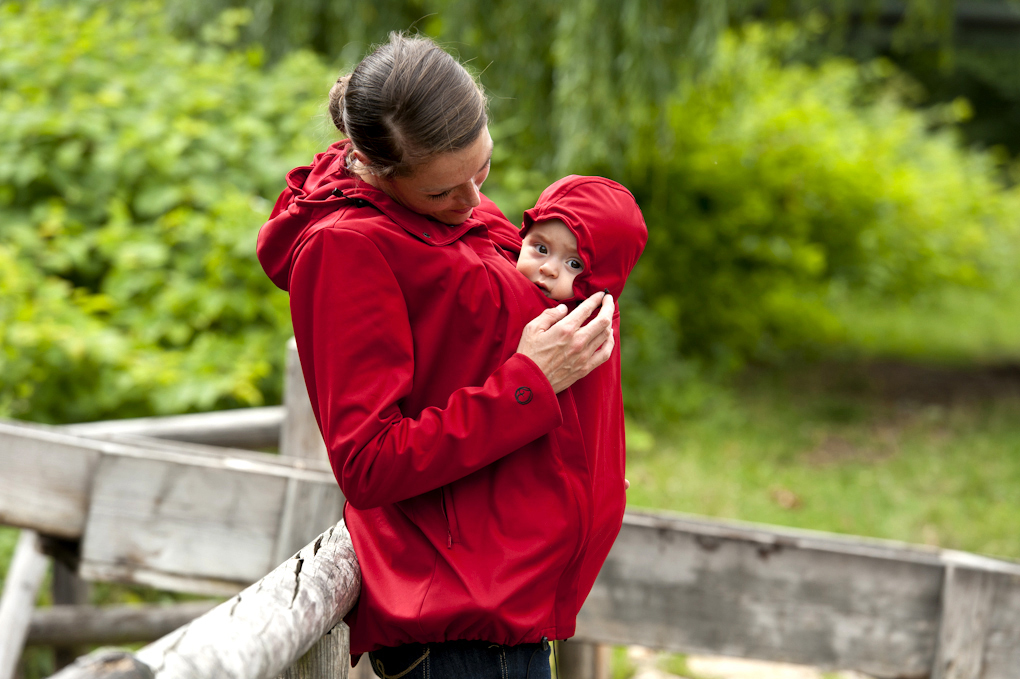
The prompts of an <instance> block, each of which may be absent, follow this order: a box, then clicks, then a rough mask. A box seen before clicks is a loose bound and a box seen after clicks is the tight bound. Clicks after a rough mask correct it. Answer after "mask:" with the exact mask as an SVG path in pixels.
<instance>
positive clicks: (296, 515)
mask: <svg viewBox="0 0 1020 679" xmlns="http://www.w3.org/2000/svg"><path fill="white" fill-rule="evenodd" d="M283 401H284V404H285V409H286V410H285V416H284V420H283V426H282V428H281V430H280V455H281V456H283V457H285V458H290V459H295V460H310V461H314V462H318V463H320V464H324V465H327V468H329V467H328V464H329V463H328V456H327V454H326V446H325V444H324V443H323V442H322V434H320V432H319V426H318V424H316V422H315V415H314V413H313V412H312V405H311V402H310V401H309V400H308V390H307V388H306V387H305V378H304V374H303V373H302V372H301V363H300V361H299V359H298V353H297V345H296V344H295V342H294V339H293V338H291V339H290V341H289V342H287V369H286V375H285V378H284V389H283ZM343 507H344V496H343V493H342V492H340V487H339V486H338V485H337V484H336V483H334V484H333V485H332V487H330V488H327V487H324V486H315V485H313V484H309V483H306V482H304V481H298V480H291V481H290V482H289V483H288V484H287V491H286V496H285V498H284V506H283V513H282V515H281V516H280V530H279V532H278V535H277V543H276V553H275V559H274V562H276V563H279V562H280V561H283V560H284V559H286V558H287V557H289V556H290V555H291V554H293V553H294V552H296V551H297V550H299V549H300V548H301V546H302V545H304V544H305V543H306V542H307V541H308V539H307V536H306V534H305V529H304V527H305V526H308V525H315V526H325V525H332V524H334V523H336V522H337V521H339V520H340V519H341V518H343Z"/></svg>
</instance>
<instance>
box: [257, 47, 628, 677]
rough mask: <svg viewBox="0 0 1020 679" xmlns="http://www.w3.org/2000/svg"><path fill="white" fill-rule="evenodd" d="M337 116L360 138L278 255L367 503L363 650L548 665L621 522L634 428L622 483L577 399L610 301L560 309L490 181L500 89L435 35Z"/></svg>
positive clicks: (607, 342)
mask: <svg viewBox="0 0 1020 679" xmlns="http://www.w3.org/2000/svg"><path fill="white" fill-rule="evenodd" d="M330 112H331V114H332V118H333V122H334V123H335V125H336V127H337V129H338V130H340V132H341V133H343V134H345V135H346V136H347V139H345V140H344V141H341V142H338V143H337V144H334V145H333V146H331V147H330V149H329V150H328V151H326V152H325V153H322V154H319V155H318V156H316V158H315V160H314V161H313V163H312V165H310V166H308V167H301V168H297V169H295V170H293V171H291V172H290V174H288V176H287V186H288V188H287V189H286V190H285V191H284V192H283V194H282V195H281V196H280V199H279V200H278V201H277V203H276V206H275V208H274V210H273V213H272V216H271V217H270V220H269V221H268V222H267V224H266V225H265V226H264V227H263V229H262V231H261V233H260V234H259V246H258V252H259V259H260V261H261V262H262V265H263V267H264V268H265V270H266V272H267V273H268V274H269V276H270V277H271V278H272V279H273V281H274V282H275V283H276V284H277V285H279V286H280V287H281V288H283V289H285V290H289V292H290V297H291V310H292V315H293V320H294V334H295V337H296V339H297V345H298V351H299V355H300V358H301V365H302V369H303V371H304V376H305V381H306V384H307V386H308V392H309V396H310V398H311V402H312V407H313V410H314V411H315V415H316V418H317V420H318V423H319V427H320V429H321V430H322V433H323V437H324V440H325V442H326V447H327V449H328V451H329V457H330V462H331V464H332V466H333V471H334V473H335V475H336V478H337V481H338V482H339V484H340V487H341V489H342V490H343V492H344V495H345V497H346V499H347V504H346V507H345V510H344V518H345V519H346V522H347V527H348V529H349V530H350V533H351V538H352V540H353V542H354V547H355V552H356V553H357V555H358V560H359V563H360V565H361V570H362V590H361V596H360V599H359V602H358V605H357V606H356V608H355V610H354V611H352V613H351V614H350V616H349V617H348V623H349V624H350V625H351V652H352V654H354V655H355V656H357V655H358V654H361V653H365V652H371V659H372V666H373V669H374V670H375V671H376V673H377V674H378V675H379V676H381V677H396V676H403V677H407V678H408V679H410V678H412V677H416V676H422V677H429V676H435V677H448V676H449V677H455V676H471V677H478V676H485V675H486V674H493V676H504V677H505V676H520V677H526V676H532V677H542V676H545V677H548V676H549V670H548V662H547V659H548V643H547V641H548V640H549V639H565V638H567V637H570V636H572V635H573V633H574V621H575V616H576V614H577V611H578V610H579V609H580V605H581V603H582V602H583V600H584V597H585V596H586V595H587V593H588V591H589V590H590V588H591V585H592V583H593V582H594V578H595V574H597V572H598V568H599V567H600V566H601V563H602V561H603V560H604V558H605V555H606V553H607V552H608V549H609V544H611V542H612V539H611V537H610V539H609V540H608V544H607V540H606V536H607V535H610V536H612V537H615V535H616V532H617V531H618V530H619V527H620V520H621V518H622V511H623V497H622V496H623V485H622V484H623V479H622V473H623V469H622V443H620V442H622V424H618V425H615V426H618V428H619V429H620V431H619V432H615V435H614V436H608V437H603V436H600V437H597V438H598V440H599V441H603V440H614V441H617V444H616V445H617V447H618V448H620V449H619V450H616V451H611V452H612V453H613V454H615V455H616V456H617V457H618V458H619V463H618V464H616V466H615V467H613V471H612V472H611V473H605V472H604V468H605V465H604V464H602V463H601V462H600V463H599V464H598V465H595V464H593V462H592V460H593V459H594V457H596V456H598V455H602V457H601V458H599V459H600V460H604V459H606V455H605V454H604V453H605V451H594V450H592V446H591V445H590V444H589V445H588V446H587V447H586V444H585V436H586V433H585V432H584V431H582V428H581V426H580V423H579V421H578V416H577V407H576V405H575V401H574V396H573V395H572V392H571V390H570V389H569V387H571V385H572V384H574V383H575V382H576V381H578V380H579V379H581V378H582V377H584V376H585V375H587V374H588V373H589V372H591V371H592V370H593V369H595V368H596V367H597V366H600V365H601V364H603V363H604V362H606V360H607V359H609V358H610V356H615V354H614V347H615V338H614V333H613V323H612V318H613V313H614V306H613V301H612V298H611V297H610V296H608V295H601V294H599V295H597V296H596V297H593V298H591V299H588V300H586V301H584V302H583V303H581V304H580V305H579V306H578V307H577V308H576V309H575V310H574V311H572V312H570V313H569V314H568V313H567V309H566V308H565V307H563V306H562V305H561V306H558V307H556V308H553V309H548V308H547V305H546V304H544V303H543V302H542V299H541V296H540V295H536V294H535V293H534V290H532V287H533V286H532V285H531V283H529V282H528V281H527V280H526V279H525V278H524V277H523V276H521V275H520V274H519V273H518V272H517V271H516V270H515V268H514V264H513V261H512V255H511V254H508V253H515V252H519V250H520V239H519V237H518V236H517V232H516V229H515V228H514V227H513V226H512V225H511V224H510V223H509V222H508V221H507V220H506V218H505V217H504V216H503V214H502V213H501V212H500V211H499V210H498V209H497V208H496V206H495V205H493V204H492V202H491V201H489V200H488V199H487V198H485V196H483V195H482V194H481V192H480V188H481V185H482V183H483V182H484V181H485V178H486V176H487V175H488V171H489V159H490V157H491V154H492V141H491V138H490V136H489V133H488V130H487V116H486V106H485V97H484V95H483V94H482V92H481V90H480V88H479V86H478V85H477V84H476V83H475V81H474V80H473V79H472V78H471V76H470V75H469V74H468V73H467V72H466V71H465V70H464V68H463V67H462V66H461V65H460V64H458V63H457V62H456V60H454V59H453V58H451V57H450V56H449V55H448V54H446V53H445V52H443V51H442V50H441V49H439V48H438V47H436V45H435V44H434V43H432V42H431V41H429V40H426V39H420V38H408V37H404V36H401V35H397V34H394V35H391V37H390V41H389V43H388V44H386V45H383V46H382V47H380V48H379V49H377V50H376V51H375V52H373V53H372V54H370V55H369V56H367V57H366V58H365V59H364V60H363V61H362V62H361V63H360V64H358V66H356V67H355V69H354V70H353V72H352V73H351V74H350V75H349V76H346V77H344V78H341V79H340V80H339V81H338V82H337V84H336V85H335V86H334V87H333V90H332V91H331V92H330ZM596 311H597V312H598V313H597V315H596V316H595V318H594V319H593V320H592V321H591V322H588V323H587V324H585V325H583V327H582V323H584V321H585V320H586V319H588V318H589V316H591V315H592V314H593V313H595V312H596ZM531 319H534V320H533V321H531ZM528 321H531V322H528ZM607 365H608V364H607ZM617 365H618V358H617ZM611 419H612V422H614V423H616V422H617V419H618V418H611ZM617 467H618V469H617ZM593 469H594V470H595V471H591V470H593ZM610 486H611V492H609V493H607V492H606V487H610ZM596 497H597V498H599V501H600V502H603V501H604V500H605V498H609V497H611V498H612V502H611V503H610V504H611V506H612V511H608V512H607V511H605V510H604V509H603V508H599V509H598V510H597V509H596V507H594V504H595V502H594V498H596ZM614 524H615V525H614ZM592 536H597V537H596V538H594V539H593V538H592Z"/></svg>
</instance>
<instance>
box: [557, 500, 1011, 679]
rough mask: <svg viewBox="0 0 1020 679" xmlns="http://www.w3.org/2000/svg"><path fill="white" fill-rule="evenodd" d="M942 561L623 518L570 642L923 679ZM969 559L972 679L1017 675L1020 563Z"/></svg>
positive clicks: (776, 531)
mask: <svg viewBox="0 0 1020 679" xmlns="http://www.w3.org/2000/svg"><path fill="white" fill-rule="evenodd" d="M943 559H944V556H943V554H942V553H941V552H940V551H939V550H935V549H925V548H923V547H911V546H907V545H902V544H899V543H892V542H886V541H879V540H867V539H861V538H852V537H844V536H836V535H828V534H824V533H815V532H812V531H799V530H793V529H784V528H778V527H773V526H769V527H763V526H757V525H754V524H744V523H738V522H729V521H717V520H708V519H700V518H695V517H686V516H667V515H661V514H645V513H639V512H628V514H627V516H626V517H625V519H624V526H623V530H622V531H621V533H620V537H619V538H618V539H617V541H616V544H615V545H614V547H613V550H612V552H611V553H610V555H609V558H608V560H607V561H606V564H605V566H603V568H602V571H601V573H600V575H599V578H598V581H597V582H596V584H595V588H594V589H593V591H592V593H591V595H590V596H589V597H588V600H587V602H586V603H585V605H584V607H583V609H582V610H581V614H580V616H579V618H578V626H577V637H576V638H577V639H578V640H583V641H592V642H601V643H614V644H640V645H644V646H651V647H654V648H660V649H666V650H673V651H679V652H688V653H690V652H695V653H711V654H721V655H731V656H739V657H746V658H757V659H762V660H776V661H785V662H796V663H803V664H808V665H815V666H821V667H826V668H832V669H855V670H859V671H861V672H864V673H866V674H870V675H872V676H875V677H927V676H928V675H929V674H930V673H931V671H932V668H933V666H934V664H935V651H936V640H937V638H938V635H939V619H940V613H941V610H942V605H941V599H942V590H943V574H944V572H945V565H944V562H943ZM979 560H980V566H979V567H978V568H980V570H982V571H983V572H986V573H990V574H991V577H993V578H994V580H995V583H996V584H995V587H996V589H995V592H996V595H995V598H994V601H995V602H996V605H995V606H994V607H993V610H992V615H991V619H990V621H989V622H988V624H987V628H986V630H987V642H986V645H985V655H984V672H985V674H984V675H982V676H983V677H984V679H999V678H1000V677H1001V678H1003V679H1005V678H1006V677H1015V676H1016V668H1017V667H1020V565H1017V564H1014V563H1009V562H1003V561H997V560H994V559H979ZM1010 662H1012V663H1013V664H1012V665H1010V664H1009V663H1010Z"/></svg>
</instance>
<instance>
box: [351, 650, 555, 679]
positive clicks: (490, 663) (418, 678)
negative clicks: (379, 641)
mask: <svg viewBox="0 0 1020 679" xmlns="http://www.w3.org/2000/svg"><path fill="white" fill-rule="evenodd" d="M368 660H369V661H370V662H371V663H372V670H373V671H375V674H376V676H378V677H379V678H380V679H552V673H551V672H550V671H549V643H548V642H542V643H539V644H520V645H519V646H501V645H500V644H494V643H492V642H489V641H444V642H441V643H433V644H406V645H404V646H396V647H394V648H381V649H379V650H378V651H372V652H371V653H369V654H368Z"/></svg>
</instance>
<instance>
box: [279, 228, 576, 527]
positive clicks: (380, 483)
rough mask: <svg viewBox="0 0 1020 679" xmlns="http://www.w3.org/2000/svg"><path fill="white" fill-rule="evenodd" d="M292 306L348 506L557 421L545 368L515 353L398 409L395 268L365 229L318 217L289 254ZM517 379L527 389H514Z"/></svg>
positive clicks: (403, 360)
mask: <svg viewBox="0 0 1020 679" xmlns="http://www.w3.org/2000/svg"><path fill="white" fill-rule="evenodd" d="M290 293H291V311H292V316H293V319H294V335H295V337H296V340H297V345H298V352H299V355H300V358H301V367H302V370H303V372H304V376H305V383H306V384H307V385H308V391H309V395H310V396H311V401H312V406H313V410H314V411H315V413H316V417H317V419H318V421H319V427H320V429H321V430H322V432H323V438H324V440H325V441H326V448H327V450H328V451H329V458H330V463H331V465H332V467H333V473H334V475H335V476H336V478H337V481H338V482H339V484H340V488H341V489H342V490H343V492H344V495H345V497H346V498H347V500H348V502H350V503H351V504H352V505H353V506H355V507H357V508H359V509H367V508H370V507H375V506H379V505H384V504H391V503H394V502H398V501H400V500H404V499H407V498H410V497H414V496H415V495H420V494H421V493H424V492H427V491H430V490H433V489H436V488H439V487H440V486H443V485H445V484H447V483H450V482H452V481H455V480H457V479H460V478H463V477H464V476H467V475H468V474H470V473H472V472H474V471H476V470H478V469H481V468H482V467H484V466H486V465H488V464H491V463H492V462H494V461H496V460H498V459H500V458H501V457H503V456H504V455H507V454H508V453H511V452H513V451H515V450H517V449H518V448H521V447H523V446H525V445H527V444H528V443H530V442H531V441H534V440H535V439H537V438H539V437H541V436H543V435H544V434H547V433H549V432H550V431H552V430H553V429H554V428H556V427H558V426H559V425H560V423H561V421H562V416H561V413H560V409H559V404H558V402H557V398H556V394H555V393H554V392H553V389H552V386H551V385H550V384H549V381H548V379H547V378H546V377H545V375H544V374H542V371H541V370H540V369H539V368H538V366H537V365H535V363H534V362H533V361H531V359H529V358H527V357H525V356H524V355H522V354H514V355H513V356H511V357H510V358H509V359H508V360H507V361H506V362H505V363H504V364H503V365H501V366H500V367H499V368H498V369H497V370H496V371H495V372H494V373H493V374H492V375H491V376H490V377H489V378H488V379H487V380H486V381H485V383H484V384H482V385H481V386H478V387H464V388H461V389H458V390H456V391H454V392H453V393H452V394H451V395H450V398H449V400H448V402H447V403H446V405H445V407H443V408H437V407H430V408H426V409H425V410H423V411H422V412H420V413H417V414H415V416H414V417H404V416H403V414H402V412H401V410H400V404H401V400H402V399H404V398H405V397H406V396H407V395H408V394H409V393H410V390H411V387H412V380H413V377H414V339H413V338H412V336H411V328H410V324H409V321H408V313H407V307H406V305H405V302H404V298H403V295H402V293H401V291H400V287H399V285H398V283H397V280H396V278H395V277H394V275H393V272H392V271H391V269H390V267H389V265H388V263H387V262H386V260H385V258H384V257H383V256H382V254H381V253H380V252H379V250H378V248H377V247H376V246H375V244H374V243H372V241H371V240H370V239H369V238H368V237H366V236H365V235H363V234H361V233H358V232H356V231H351V230H347V229H324V230H322V231H319V232H318V233H316V234H315V235H314V236H312V237H311V238H310V239H309V241H308V242H306V244H305V245H304V247H303V248H302V251H301V252H300V253H299V254H298V256H297V260H296V261H295V264H294V268H293V270H292V273H291V281H290ZM521 386H527V387H529V388H530V389H531V395H530V400H525V399H520V400H521V401H525V402H523V403H521V402H519V401H518V398H517V397H516V395H515V393H516V391H517V390H518V389H519V388H520V387H521Z"/></svg>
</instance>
